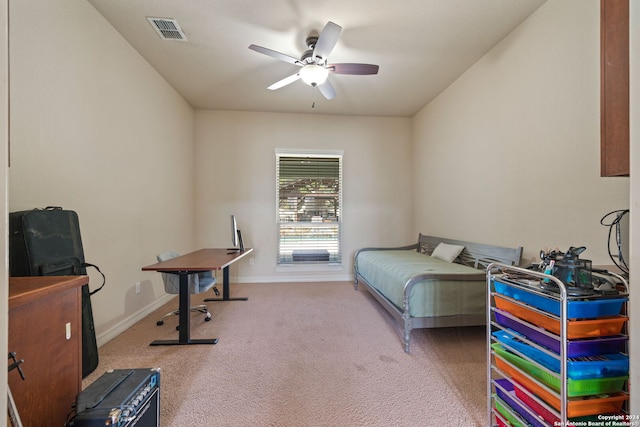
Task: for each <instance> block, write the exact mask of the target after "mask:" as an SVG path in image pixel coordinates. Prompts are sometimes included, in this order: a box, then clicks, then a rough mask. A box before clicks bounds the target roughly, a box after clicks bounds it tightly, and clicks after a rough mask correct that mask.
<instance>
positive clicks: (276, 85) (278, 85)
mask: <svg viewBox="0 0 640 427" xmlns="http://www.w3.org/2000/svg"><path fill="white" fill-rule="evenodd" d="M299 78H300V73H297V74H293V75H291V76H289V77H285V78H284V79H282V80H280V81H277V82H275V83H274V84H272V85H271V86H269V87H268V88H267V89H269V90H276V89H280V88H281V87H284V86H286V85H288V84H291V83H293V82H295V81H296V80H298V79H299Z"/></svg>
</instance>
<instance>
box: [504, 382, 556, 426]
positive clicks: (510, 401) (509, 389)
mask: <svg viewBox="0 0 640 427" xmlns="http://www.w3.org/2000/svg"><path fill="white" fill-rule="evenodd" d="M494 382H495V385H496V394H497V395H498V397H499V398H500V399H502V400H503V401H504V402H505V403H506V404H507V405H509V406H510V407H511V409H513V410H514V411H516V412H517V413H518V414H519V415H520V416H521V417H522V418H524V419H525V420H527V422H529V423H530V425H532V426H534V427H546V426H547V424H545V423H544V422H542V421H541V420H540V419H538V417H537V416H534V415H532V414H530V413H529V411H527V410H526V409H525V408H528V406H527V405H525V404H524V403H523V402H522V401H521V400H520V399H518V397H516V392H515V388H514V386H513V384H512V383H511V381H509V380H508V379H505V378H501V379H496V380H495V381H494ZM530 411H532V410H531V409H530Z"/></svg>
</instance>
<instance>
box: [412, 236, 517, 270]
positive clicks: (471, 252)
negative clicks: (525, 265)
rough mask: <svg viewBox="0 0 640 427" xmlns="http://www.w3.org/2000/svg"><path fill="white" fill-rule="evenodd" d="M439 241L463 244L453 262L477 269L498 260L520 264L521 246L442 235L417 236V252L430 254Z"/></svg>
mask: <svg viewBox="0 0 640 427" xmlns="http://www.w3.org/2000/svg"><path fill="white" fill-rule="evenodd" d="M440 242H444V243H448V244H450V245H460V246H464V249H463V251H462V253H460V255H458V258H456V260H455V262H457V263H459V264H464V265H468V266H471V267H474V268H478V269H486V268H487V266H488V265H489V264H491V263H492V262H500V263H503V264H508V265H515V266H518V265H520V262H521V261H522V246H519V247H517V248H505V247H502V246H493V245H487V244H483V243H473V242H465V241H463V240H453V239H445V238H442V237H434V236H425V235H424V234H420V235H419V236H418V249H417V250H418V252H420V253H423V254H427V255H431V253H432V252H433V250H434V249H435V248H436V246H438V244H439V243H440Z"/></svg>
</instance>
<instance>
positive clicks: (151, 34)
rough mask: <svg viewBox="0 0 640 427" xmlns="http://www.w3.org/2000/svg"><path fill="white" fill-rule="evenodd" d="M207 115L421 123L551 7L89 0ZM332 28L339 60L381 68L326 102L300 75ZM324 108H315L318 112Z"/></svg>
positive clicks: (347, 79) (346, 78) (459, 1)
mask: <svg viewBox="0 0 640 427" xmlns="http://www.w3.org/2000/svg"><path fill="white" fill-rule="evenodd" d="M88 1H89V2H90V3H91V4H92V5H93V6H94V7H95V8H96V9H97V10H98V11H99V12H100V13H101V14H102V15H103V16H104V17H105V18H106V20H107V21H109V22H110V23H111V25H112V26H113V27H114V28H115V29H116V30H117V31H118V32H119V33H120V34H121V35H122V36H123V37H124V38H125V39H126V40H127V41H128V42H129V43H130V44H131V45H132V46H133V47H134V48H135V49H136V50H137V51H138V52H140V54H141V55H142V56H143V57H144V58H145V59H146V60H147V61H148V62H149V63H150V64H151V65H152V66H153V67H154V68H155V69H156V70H157V71H158V72H159V73H160V74H161V75H162V76H163V77H164V78H165V79H166V80H167V81H168V82H169V83H170V84H171V85H172V86H173V87H174V88H175V89H176V90H177V91H178V92H179V93H180V94H181V95H182V96H183V97H184V98H185V99H186V100H187V101H188V102H189V103H190V104H191V105H192V106H193V107H194V108H197V109H214V110H239V111H274V112H287V113H311V112H315V113H323V114H344V115H367V116H400V117H411V116H413V115H414V114H415V113H416V112H418V111H419V110H420V109H421V108H422V107H424V106H425V105H426V104H427V103H429V101H431V100H432V99H433V98H434V97H436V96H437V95H438V94H439V93H440V92H442V90H444V89H445V88H446V87H447V86H449V85H450V84H451V83H452V82H453V81H454V80H455V79H457V78H458V77H459V76H460V75H461V74H462V73H464V71H465V70H467V69H468V68H469V67H470V66H471V65H473V64H474V63H475V62H476V61H477V60H478V59H480V58H481V57H482V56H483V55H484V54H485V53H486V52H487V51H488V50H490V49H491V48H492V47H493V46H495V45H496V44H497V43H498V42H499V41H500V40H501V39H503V38H504V37H505V36H506V35H507V34H509V33H510V32H511V31H512V30H513V29H514V28H515V27H517V26H518V25H519V24H520V23H521V22H522V21H524V20H525V19H526V18H527V17H528V16H529V15H530V14H531V13H533V12H534V11H535V10H536V9H537V8H538V7H539V6H540V5H541V4H543V3H544V2H545V1H546V0H396V1H389V0H316V1H311V0H88ZM147 17H161V18H172V19H175V20H177V22H178V23H179V25H180V26H181V28H182V30H183V31H184V33H185V34H186V36H187V39H188V41H186V42H184V41H167V40H162V39H161V38H160V37H159V36H158V34H157V33H156V31H155V30H154V28H153V27H152V26H151V24H150V23H149V21H148V20H147V19H146V18H147ZM327 21H333V22H335V23H336V24H338V25H340V26H342V28H343V30H342V34H341V36H340V39H339V40H338V43H337V44H336V46H335V48H334V49H333V52H332V53H331V55H329V62H330V63H338V62H363V63H369V64H378V65H379V66H380V71H379V73H378V74H377V75H369V76H351V75H337V74H333V75H330V76H329V79H330V80H331V83H332V84H333V86H334V87H335V90H336V92H337V95H336V97H335V98H334V99H332V100H326V99H324V97H322V95H321V94H320V93H319V92H318V91H317V90H315V94H314V90H313V89H312V88H311V87H310V86H307V85H305V84H304V83H303V82H302V81H297V82H295V83H292V84H290V85H288V86H286V87H284V88H281V89H278V90H276V91H271V90H267V87H268V86H269V85H271V84H272V83H274V82H276V81H278V80H281V79H282V78H284V77H287V76H289V75H291V74H295V73H296V72H297V70H299V68H298V67H296V66H295V65H292V64H288V63H286V62H281V61H277V60H276V59H273V58H271V57H269V56H265V55H262V54H259V53H257V52H254V51H252V50H249V49H248V46H249V45H250V44H257V45H260V46H263V47H267V48H269V49H273V50H276V51H278V52H282V53H284V54H287V55H289V56H293V57H296V58H299V57H300V56H301V55H302V53H303V52H304V51H305V50H306V45H305V39H306V38H307V36H308V35H309V34H310V33H311V32H316V33H317V32H319V31H321V30H322V28H323V27H324V25H325V24H326V23H327ZM314 100H315V108H312V105H313V102H314Z"/></svg>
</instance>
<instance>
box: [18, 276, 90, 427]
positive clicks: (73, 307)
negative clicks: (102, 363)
mask: <svg viewBox="0 0 640 427" xmlns="http://www.w3.org/2000/svg"><path fill="white" fill-rule="evenodd" d="M88 282H89V278H88V276H34V277H10V278H9V343H8V344H9V346H8V350H9V351H10V352H15V353H16V358H17V359H24V363H22V365H21V368H22V370H23V372H24V375H25V380H24V381H23V380H22V379H21V378H20V375H19V373H18V372H17V371H16V370H13V371H11V372H9V373H8V382H9V387H10V388H11V393H12V395H13V398H14V400H15V402H16V408H17V410H18V413H19V415H20V418H21V420H22V424H23V425H24V426H30V427H32V426H63V425H64V423H65V421H66V418H67V415H68V414H69V412H70V411H71V408H72V405H73V404H74V403H75V400H76V397H77V395H78V394H79V393H80V391H81V389H82V329H81V328H82V292H81V287H82V285H85V284H87V283H88Z"/></svg>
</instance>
